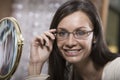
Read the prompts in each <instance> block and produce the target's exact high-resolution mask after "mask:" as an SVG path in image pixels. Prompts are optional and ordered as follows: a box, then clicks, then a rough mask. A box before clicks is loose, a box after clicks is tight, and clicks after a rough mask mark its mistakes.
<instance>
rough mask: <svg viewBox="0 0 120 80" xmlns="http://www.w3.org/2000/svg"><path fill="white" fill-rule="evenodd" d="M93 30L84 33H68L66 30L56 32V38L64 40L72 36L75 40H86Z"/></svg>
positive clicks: (80, 31)
mask: <svg viewBox="0 0 120 80" xmlns="http://www.w3.org/2000/svg"><path fill="white" fill-rule="evenodd" d="M92 32H93V30H90V31H86V30H79V29H77V30H75V31H73V32H68V31H67V30H61V29H60V30H57V32H56V37H57V39H58V40H65V39H67V38H68V37H69V35H70V34H73V36H74V38H76V39H86V38H87V37H88V36H89V35H90V33H92Z"/></svg>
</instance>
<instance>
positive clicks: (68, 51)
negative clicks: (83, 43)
mask: <svg viewBox="0 0 120 80" xmlns="http://www.w3.org/2000/svg"><path fill="white" fill-rule="evenodd" d="M67 52H71V53H74V52H77V51H67Z"/></svg>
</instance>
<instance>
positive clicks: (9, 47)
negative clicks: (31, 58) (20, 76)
mask: <svg viewBox="0 0 120 80" xmlns="http://www.w3.org/2000/svg"><path fill="white" fill-rule="evenodd" d="M16 55H17V36H16V30H15V26H14V24H13V23H12V22H11V21H10V20H9V19H6V20H3V21H1V22H0V75H2V76H4V75H6V74H8V73H9V72H10V71H11V69H12V68H13V66H14V63H15V59H16Z"/></svg>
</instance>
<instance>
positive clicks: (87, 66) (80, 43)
mask: <svg viewBox="0 0 120 80" xmlns="http://www.w3.org/2000/svg"><path fill="white" fill-rule="evenodd" d="M78 28H79V29H81V30H86V31H91V30H93V26H92V22H91V21H90V19H89V17H88V16H87V15H86V14H85V13H84V12H82V11H77V12H74V13H72V14H70V15H68V16H66V17H65V18H63V19H62V20H61V21H60V23H59V24H58V27H57V29H65V30H67V31H68V32H73V31H75V30H76V29H78ZM53 32H56V29H51V30H49V31H46V32H44V33H43V34H42V35H40V36H37V37H35V38H34V39H33V41H32V44H31V49H30V50H31V51H30V52H31V54H30V65H29V75H39V74H40V73H41V69H42V66H43V64H44V63H45V61H47V59H48V58H49V55H50V52H51V51H52V48H53V45H52V44H53V42H54V40H55V36H54V35H53V34H52V33H53ZM93 41H94V36H93V32H92V33H90V35H89V36H88V37H86V38H84V39H76V38H74V36H73V34H70V35H69V37H68V38H67V39H65V40H57V46H58V48H59V50H60V52H61V55H62V56H63V58H64V59H65V60H66V61H68V62H70V63H72V64H73V65H74V67H75V69H76V70H77V71H78V73H79V74H80V75H81V76H82V77H83V79H84V80H101V74H102V70H103V69H99V70H96V69H95V66H94V63H93V62H92V60H91V58H90V57H89V55H90V52H91V48H92V43H93Z"/></svg>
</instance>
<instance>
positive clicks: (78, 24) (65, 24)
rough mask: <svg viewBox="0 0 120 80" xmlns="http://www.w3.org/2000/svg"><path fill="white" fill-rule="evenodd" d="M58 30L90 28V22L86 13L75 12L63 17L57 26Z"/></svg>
mask: <svg viewBox="0 0 120 80" xmlns="http://www.w3.org/2000/svg"><path fill="white" fill-rule="evenodd" d="M58 28H65V29H74V28H75V29H76V28H92V22H91V20H90V19H89V17H88V15H87V14H86V13H84V12H82V11H76V12H74V13H72V14H70V15H68V16H66V17H64V18H63V19H62V20H61V21H60V23H59V24H58Z"/></svg>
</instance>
